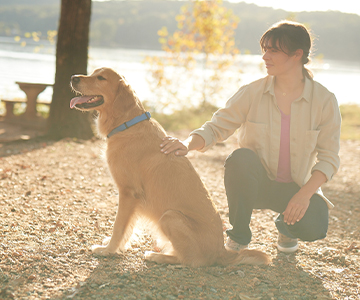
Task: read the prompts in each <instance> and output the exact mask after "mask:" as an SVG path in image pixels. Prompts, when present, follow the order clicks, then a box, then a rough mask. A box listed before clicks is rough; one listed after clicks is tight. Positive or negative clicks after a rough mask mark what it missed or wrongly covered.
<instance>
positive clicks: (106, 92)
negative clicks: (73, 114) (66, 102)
mask: <svg viewBox="0 0 360 300" xmlns="http://www.w3.org/2000/svg"><path fill="white" fill-rule="evenodd" d="M121 81H124V78H123V77H121V76H120V75H119V74H117V73H116V72H115V71H113V70H112V69H109V68H100V69H96V70H95V71H94V72H93V73H92V74H91V75H89V76H86V75H73V76H72V77H71V87H72V89H73V90H74V91H75V92H76V93H78V94H80V96H79V97H75V98H73V99H71V102H70V107H71V108H74V107H75V108H77V109H79V110H92V109H96V110H101V109H102V107H103V106H105V103H106V105H107V106H110V105H111V106H112V103H113V102H114V101H115V98H116V97H117V95H118V94H119V89H120V85H124V82H121Z"/></svg>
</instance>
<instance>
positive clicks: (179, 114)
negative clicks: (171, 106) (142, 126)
mask: <svg viewBox="0 0 360 300" xmlns="http://www.w3.org/2000/svg"><path fill="white" fill-rule="evenodd" d="M217 110H218V108H217V107H216V106H214V105H211V104H203V105H201V106H200V107H189V108H185V109H182V110H178V111H174V112H173V113H172V114H163V113H159V112H151V116H152V117H153V118H154V119H156V120H157V121H158V122H159V123H160V124H161V125H162V126H163V127H164V128H165V130H167V131H178V130H184V129H185V130H194V129H197V128H199V127H201V126H202V125H203V124H204V123H205V122H206V121H209V120H210V119H211V117H212V115H213V114H214V112H216V111H217ZM150 111H151V109H150Z"/></svg>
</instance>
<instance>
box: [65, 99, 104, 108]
mask: <svg viewBox="0 0 360 300" xmlns="http://www.w3.org/2000/svg"><path fill="white" fill-rule="evenodd" d="M103 103H104V98H103V96H80V97H75V98H73V99H71V102H70V108H74V107H75V106H76V107H77V108H85V109H87V108H94V107H97V106H100V105H101V104H103Z"/></svg>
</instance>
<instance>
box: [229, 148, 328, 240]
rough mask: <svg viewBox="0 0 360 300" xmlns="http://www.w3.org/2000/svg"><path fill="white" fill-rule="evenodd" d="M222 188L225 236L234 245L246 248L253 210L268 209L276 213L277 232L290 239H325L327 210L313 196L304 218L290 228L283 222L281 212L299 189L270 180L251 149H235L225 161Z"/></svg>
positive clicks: (294, 184)
mask: <svg viewBox="0 0 360 300" xmlns="http://www.w3.org/2000/svg"><path fill="white" fill-rule="evenodd" d="M224 181H225V189H226V195H227V199H228V205H229V219H230V224H231V225H232V226H233V228H232V229H229V230H228V231H227V235H228V236H229V237H230V238H231V239H232V240H233V241H235V242H237V243H239V244H243V245H247V244H248V243H249V242H250V240H251V230H250V227H249V224H250V220H251V214H252V211H253V209H271V210H273V211H275V212H278V213H279V216H278V217H277V219H276V220H275V224H276V227H277V229H278V231H279V232H280V233H282V234H284V235H286V236H288V237H291V238H299V239H300V240H303V241H315V240H319V239H323V238H325V236H326V232H327V228H328V207H327V205H326V203H325V201H324V200H323V199H322V198H321V197H320V196H319V195H317V194H314V195H313V196H312V197H311V199H310V205H309V207H308V209H307V211H306V213H305V215H304V217H303V218H302V219H301V220H300V221H299V222H296V223H295V224H294V225H287V224H286V223H285V222H284V217H283V215H282V212H284V211H285V209H286V207H287V205H288V203H289V201H290V199H291V198H292V197H293V195H295V194H296V193H297V192H298V191H299V189H300V187H299V186H298V185H297V184H296V183H294V182H291V183H280V182H277V181H273V180H270V179H269V178H268V176H267V175H266V170H265V168H264V167H263V165H262V163H261V162H260V159H259V157H258V156H257V155H256V154H255V153H254V152H253V151H251V150H249V149H245V148H241V149H237V150H235V151H234V152H233V153H232V154H230V155H229V157H228V158H227V159H226V162H225V175H224Z"/></svg>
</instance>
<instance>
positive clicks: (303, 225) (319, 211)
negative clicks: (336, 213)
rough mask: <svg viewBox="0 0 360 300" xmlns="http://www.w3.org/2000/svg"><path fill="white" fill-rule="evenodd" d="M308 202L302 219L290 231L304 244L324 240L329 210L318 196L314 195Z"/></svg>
mask: <svg viewBox="0 0 360 300" xmlns="http://www.w3.org/2000/svg"><path fill="white" fill-rule="evenodd" d="M310 201H311V203H310V206H309V208H308V212H307V213H306V214H305V216H304V218H303V219H302V220H301V221H300V222H299V223H297V224H295V225H294V226H292V227H293V228H292V229H290V231H291V233H292V234H293V235H294V236H296V237H298V238H299V239H301V240H302V241H306V242H313V241H316V240H321V239H323V238H325V237H326V234H327V230H328V224H329V210H328V207H327V205H326V203H325V201H324V200H323V199H322V198H321V197H320V196H319V195H314V196H313V197H312V198H311V200H310Z"/></svg>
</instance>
